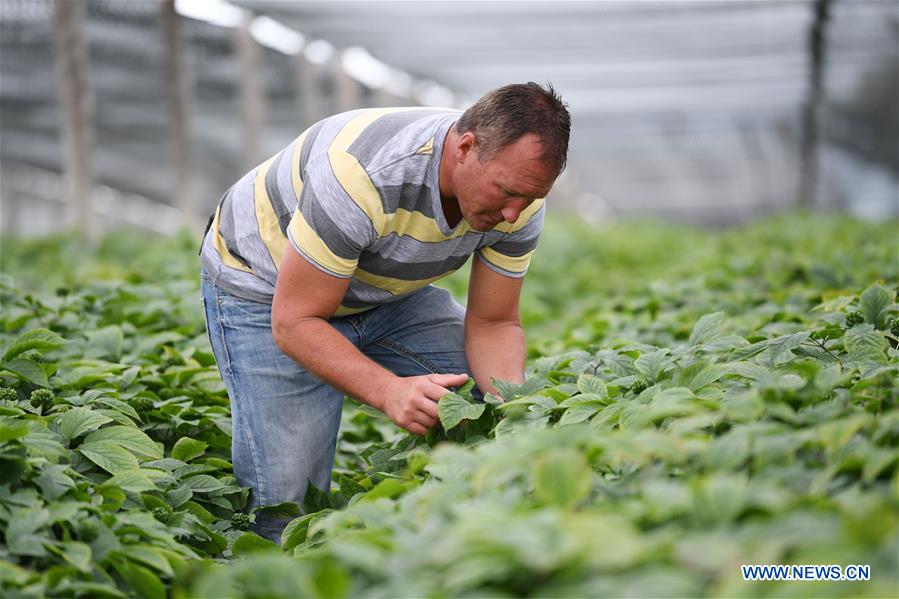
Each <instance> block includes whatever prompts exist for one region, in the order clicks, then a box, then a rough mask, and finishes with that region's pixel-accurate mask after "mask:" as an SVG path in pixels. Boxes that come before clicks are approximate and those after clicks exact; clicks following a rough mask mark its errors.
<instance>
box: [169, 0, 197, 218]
mask: <svg viewBox="0 0 899 599" xmlns="http://www.w3.org/2000/svg"><path fill="white" fill-rule="evenodd" d="M161 10H162V29H163V45H164V51H165V61H166V82H165V84H166V94H167V95H168V103H169V109H170V111H171V112H170V114H171V119H170V121H169V123H170V130H171V139H172V166H173V169H174V171H175V173H174V174H175V177H174V180H173V181H172V186H173V188H174V189H173V190H172V197H173V198H174V200H175V207H176V208H178V210H179V211H180V213H181V226H182V227H187V228H189V229H191V230H194V231H196V230H197V229H198V228H199V221H198V216H197V207H196V202H195V199H194V196H193V193H192V191H193V190H192V189H191V164H190V100H191V96H192V93H191V91H190V87H191V86H189V85H188V84H187V73H186V70H185V68H184V64H183V60H182V56H183V54H184V52H185V50H186V47H185V44H183V43H182V39H181V21H180V17H179V16H178V13H177V12H176V11H175V1H174V0H164V1H163V2H162V6H161Z"/></svg>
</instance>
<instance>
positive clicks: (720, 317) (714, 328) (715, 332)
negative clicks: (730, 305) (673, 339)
mask: <svg viewBox="0 0 899 599" xmlns="http://www.w3.org/2000/svg"><path fill="white" fill-rule="evenodd" d="M723 323H724V312H714V313H712V314H706V315H704V316H702V317H701V318H700V319H699V321H698V322H697V323H696V325H695V326H694V327H693V332H692V333H691V334H690V342H689V343H690V347H694V346H697V345H703V344H706V343H709V342H711V341H714V340H715V339H717V338H718V337H720V336H721V325H722V324H723Z"/></svg>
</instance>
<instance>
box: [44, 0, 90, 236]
mask: <svg viewBox="0 0 899 599" xmlns="http://www.w3.org/2000/svg"><path fill="white" fill-rule="evenodd" d="M84 7H85V3H84V2H68V1H66V0H56V1H55V2H54V3H53V16H54V19H53V21H54V22H53V27H54V37H55V42H56V57H55V61H56V79H57V85H58V86H59V98H60V111H61V113H62V114H61V119H60V120H61V123H62V142H63V157H64V164H65V168H64V171H65V174H66V176H67V178H68V180H69V191H70V195H69V202H68V214H67V219H66V220H67V224H68V225H71V226H74V228H75V229H76V230H77V231H78V232H80V233H81V234H83V235H86V236H87V237H88V239H92V240H94V239H97V238H98V237H99V235H100V229H101V227H100V221H99V219H98V217H97V215H96V214H94V210H93V204H92V200H91V192H92V190H93V164H92V163H93V161H92V155H93V150H94V97H93V94H92V92H91V89H90V85H89V81H88V67H89V64H88V60H89V58H88V52H87V44H86V43H85V41H84V38H83V36H82V34H81V23H82V19H83V13H84Z"/></svg>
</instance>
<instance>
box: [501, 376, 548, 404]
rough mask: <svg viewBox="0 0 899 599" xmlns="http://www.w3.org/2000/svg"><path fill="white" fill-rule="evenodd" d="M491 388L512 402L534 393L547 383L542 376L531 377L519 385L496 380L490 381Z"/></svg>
mask: <svg viewBox="0 0 899 599" xmlns="http://www.w3.org/2000/svg"><path fill="white" fill-rule="evenodd" d="M490 381H491V382H492V383H493V386H494V387H495V388H496V390H497V391H498V392H499V394H500V395H501V396H502V398H503V399H504V400H506V401H512V400H513V399H515V398H516V397H523V396H525V395H531V394H533V393H536V392H537V391H539V390H540V389H543V388H544V387H546V386H547V385H548V384H549V383H547V382H546V379H544V378H543V377H542V376H533V377H531V378H529V379H527V380H526V381H525V382H523V383H521V384H520V385H516V384H515V383H507V382H506V381H500V380H497V379H490Z"/></svg>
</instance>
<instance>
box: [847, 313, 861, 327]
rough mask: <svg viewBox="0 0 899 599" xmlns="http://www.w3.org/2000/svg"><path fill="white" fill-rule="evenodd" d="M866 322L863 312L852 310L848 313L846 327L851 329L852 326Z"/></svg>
mask: <svg viewBox="0 0 899 599" xmlns="http://www.w3.org/2000/svg"><path fill="white" fill-rule="evenodd" d="M864 322H865V317H864V316H862V314H861V312H850V313H849V314H847V315H846V328H847V329H851V328H852V327H854V326H856V325H859V324H862V323H864Z"/></svg>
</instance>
